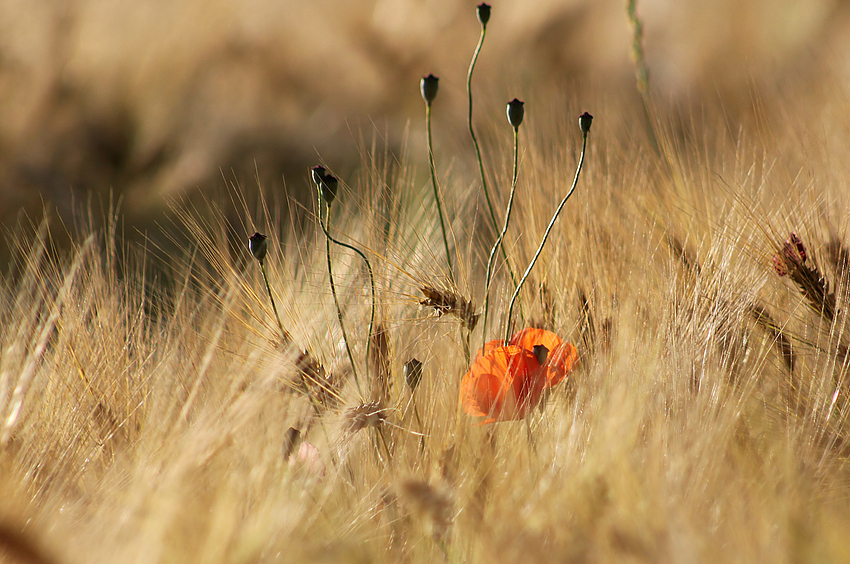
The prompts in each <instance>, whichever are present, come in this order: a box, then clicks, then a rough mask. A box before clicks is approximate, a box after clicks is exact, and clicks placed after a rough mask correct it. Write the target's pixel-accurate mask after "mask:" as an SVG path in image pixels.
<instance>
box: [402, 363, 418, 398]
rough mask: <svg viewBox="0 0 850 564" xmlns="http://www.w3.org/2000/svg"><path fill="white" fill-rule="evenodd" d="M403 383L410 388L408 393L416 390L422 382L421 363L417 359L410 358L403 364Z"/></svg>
mask: <svg viewBox="0 0 850 564" xmlns="http://www.w3.org/2000/svg"><path fill="white" fill-rule="evenodd" d="M404 381H405V382H407V385H408V386H410V391H414V390H416V387H417V386H418V385H419V382H421V381H422V363H421V362H419V361H418V360H417V359H415V358H411V359H410V360H408V361H407V362H405V363H404Z"/></svg>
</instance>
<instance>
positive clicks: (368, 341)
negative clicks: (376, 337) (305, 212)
mask: <svg viewBox="0 0 850 564" xmlns="http://www.w3.org/2000/svg"><path fill="white" fill-rule="evenodd" d="M319 206H321V195H320V197H319ZM330 211H331V210H330V206H328V226H327V227H328V228H329V227H330ZM319 223H321V221H320V222H319ZM328 228H326V227H325V225H324V224H322V231H324V232H325V237H326V238H327V239H329V240H330V241H331V242H332V243H335V244H337V245H339V246H340V247H344V248H346V249H348V250H350V251H354V252H355V253H357V254H358V255H360V258H362V259H363V262H365V263H366V270H367V271H368V272H369V286H370V288H371V291H372V302H371V304H372V307H371V314H370V316H369V333H367V335H368V336H369V338H368V339H366V366H367V367H368V365H369V352H370V350H371V347H372V330H373V329H374V326H375V277H374V275H373V274H372V264H371V263H370V262H369V259H368V258H366V255H364V254H363V253H362V252H361V251H360V249H358V248H357V247H354V246H352V245H349V244H348V243H344V242H342V241H340V240H338V239H336V238H335V237H334V236H333V235H331V234H330V231H329V229H328Z"/></svg>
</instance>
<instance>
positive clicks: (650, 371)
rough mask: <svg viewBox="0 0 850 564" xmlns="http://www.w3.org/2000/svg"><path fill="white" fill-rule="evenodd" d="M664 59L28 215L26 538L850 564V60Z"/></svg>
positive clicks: (7, 353)
mask: <svg viewBox="0 0 850 564" xmlns="http://www.w3.org/2000/svg"><path fill="white" fill-rule="evenodd" d="M621 8H622V7H621ZM471 13H472V12H471ZM497 16H498V12H497V11H496V8H494V15H493V17H494V18H495V17H497ZM479 17H481V16H480V12H479ZM622 17H623V18H626V15H625V14H622ZM485 20H486V18H485ZM468 24H469V25H470V26H471V27H472V28H473V30H474V31H475V33H477V30H478V27H477V26H478V22H477V21H475V19H474V18H473V17H472V16H471V17H470V19H469V22H468ZM632 30H633V28H632ZM629 39H631V40H633V39H634V38H633V37H630V38H627V41H625V43H629V41H628V40H629ZM635 45H637V44H635ZM486 47H487V45H486V43H485V45H484V49H486ZM485 52H486V51H485ZM469 54H470V55H471V54H472V53H471V52H470V53H469ZM468 63H469V60H468V59H467V60H466V61H465V62H464V63H463V66H464V67H465V65H466V64H468ZM645 64H646V60H645V59H644V58H643V57H642V56H641V55H640V54H639V53H638V54H637V56H636V58H635V61H634V63H633V66H634V67H635V69H636V70H637V71H638V72H637V76H638V80H637V87H636V86H635V83H634V81H632V83H631V84H630V88H631V89H630V90H628V91H627V92H625V93H624V92H621V91H619V90H617V91H611V90H606V89H605V88H603V87H602V86H601V85H599V84H596V83H593V82H592V81H590V82H579V83H575V84H569V85H564V84H557V85H553V84H551V83H550V84H537V85H531V86H526V87H524V88H525V92H526V95H524V98H525V101H526V103H525V106H524V113H523V115H522V117H519V115H518V114H517V112H518V111H519V110H518V106H516V105H514V106H513V108H512V109H511V108H509V110H508V119H506V117H505V106H504V105H503V104H502V102H501V101H500V102H498V103H494V102H492V101H491V100H489V99H488V98H492V97H493V95H494V92H495V93H496V94H498V93H499V92H500V87H498V86H492V85H490V86H485V87H482V88H475V89H474V92H475V96H476V97H475V104H476V105H475V108H476V112H477V113H476V120H475V121H474V126H475V129H474V132H475V134H476V139H477V141H478V143H479V144H480V152H481V164H480V165H479V159H478V157H477V155H476V153H475V151H474V149H473V144H472V139H471V136H470V133H469V131H468V130H467V127H468V124H467V122H466V119H467V116H466V114H465V112H466V109H467V106H466V91H465V90H464V88H463V87H464V82H465V78H466V76H465V74H462V75H460V76H455V77H453V78H451V81H446V79H445V78H444V79H443V82H444V83H445V82H448V83H449V85H450V86H449V88H453V89H454V91H453V93H451V92H452V91H451V90H449V93H448V94H446V89H445V88H444V86H443V84H442V83H441V84H440V86H439V89H436V87H434V90H428V89H427V88H426V87H424V86H423V95H424V98H425V99H426V101H425V102H423V101H422V99H420V101H419V104H418V105H417V106H416V107H415V108H413V109H412V110H411V115H410V117H409V119H410V124H413V123H416V125H408V126H407V128H402V129H401V130H398V131H397V130H392V132H391V133H388V130H387V129H382V128H381V127H380V126H379V125H375V126H374V127H372V128H368V127H367V128H364V129H363V130H362V132H360V133H358V136H357V139H358V145H357V154H358V161H357V163H356V164H355V165H353V166H349V164H346V165H345V166H340V167H339V169H338V168H337V165H336V164H335V163H334V162H333V159H332V158H326V157H323V156H321V155H320V156H318V157H317V158H316V159H315V164H316V165H317V167H318V168H314V169H313V170H312V172H311V171H310V170H301V171H300V172H298V173H295V174H293V175H290V176H288V177H286V178H285V180H284V182H283V183H282V182H280V180H277V181H274V180H273V181H270V182H266V181H265V180H263V179H262V178H260V176H261V174H259V173H258V175H257V178H256V179H255V181H254V182H242V181H237V180H232V179H231V178H230V177H227V175H225V182H223V183H222V184H221V185H220V186H219V187H218V188H217V189H215V190H207V191H204V192H203V193H202V194H200V195H198V194H195V195H187V194H177V195H173V196H174V197H173V198H171V199H170V200H168V202H169V203H168V207H169V211H168V213H164V214H163V215H162V216H161V217H160V218H159V219H158V220H157V223H158V225H157V226H156V227H155V228H150V229H149V230H148V231H146V232H145V233H142V234H141V235H140V234H139V233H133V234H131V233H128V231H131V230H132V229H131V228H128V227H127V226H126V225H125V223H124V219H123V218H124V214H125V210H126V207H127V206H128V205H136V204H128V200H125V199H123V198H121V197H118V196H115V197H112V198H108V197H107V198H104V199H102V200H97V199H92V200H90V201H88V202H82V203H80V202H76V203H75V204H74V205H75V206H76V207H75V208H74V209H75V210H76V212H75V213H74V214H72V215H70V216H69V215H65V214H62V213H59V212H57V211H56V210H55V209H54V208H51V207H49V206H45V208H44V210H43V213H41V214H39V215H38V216H33V215H30V214H18V215H17V216H16V218H15V219H14V220H9V221H6V222H5V223H4V234H5V242H6V247H7V250H6V253H7V254H8V256H9V259H8V261H7V262H6V264H4V265H3V269H2V276H0V296H2V299H0V320H2V323H0V559H5V560H2V561H4V562H5V561H8V562H39V563H54V562H55V563H94V562H97V563H99V562H103V563H113V562H121V563H140V564H141V563H155V562H156V563H158V562H187V563H189V562H203V563H216V562H222V563H224V562H228V563H252V562H257V563H259V562H352V563H353V562H393V563H395V562H676V563H679V562H683V563H688V562H850V543H848V542H847V540H846V539H847V538H848V537H850V466H848V457H850V421H848V416H850V348H849V347H850V319H848V316H847V307H848V297H850V284H849V283H850V231H849V230H850V222H849V221H848V220H850V216H848V213H847V210H848V209H850V208H848V206H850V184H848V179H850V168H848V165H847V164H846V163H847V159H846V155H847V154H850V128H848V126H847V123H848V121H847V110H848V108H850V104H848V100H847V95H846V86H847V83H846V80H843V79H842V78H841V76H840V73H833V74H830V75H829V80H825V81H823V82H822V83H821V84H818V85H812V84H803V85H800V83H798V82H785V81H783V80H781V79H777V80H776V81H775V82H773V83H770V82H765V81H759V82H758V83H754V84H752V85H750V88H749V90H748V97H747V98H746V101H742V100H743V98H742V99H739V100H737V101H735V102H734V103H732V102H730V103H726V102H728V100H724V99H717V98H712V97H711V96H710V95H709V96H703V97H700V98H699V99H698V100H690V101H689V100H688V99H687V98H685V99H672V98H670V97H666V96H665V95H664V93H663V92H657V91H653V90H652V88H651V87H652V82H651V80H652V79H651V77H652V74H650V75H649V76H650V78H649V81H650V82H649V83H647V81H646V80H647V79H645V78H644V79H643V82H641V80H642V79H641V75H640V70H641V68H642V65H645ZM836 64H837V63H836ZM650 70H651V67H650ZM465 72H466V69H465V68H464V69H463V70H462V71H461V73H465ZM475 76H476V77H477V76H478V75H475ZM446 78H448V77H446ZM474 84H477V82H476V83H474ZM641 91H643V92H642V93H641ZM445 96H449V97H450V100H453V102H452V104H454V105H453V106H451V107H452V108H455V109H454V110H451V111H443V109H442V108H444V107H441V106H440V101H441V100H442V99H443V97H445ZM428 98H431V100H433V101H431V102H428V101H427V100H428ZM683 100H684V101H683ZM458 104H459V105H458ZM426 106H429V107H430V108H431V110H430V111H429V114H428V115H429V119H430V120H431V121H432V123H433V127H434V129H433V139H431V141H432V142H431V144H429V143H428V140H429V138H430V137H431V135H426V128H425V126H424V124H425V121H424V120H425V116H426V111H425V108H426ZM520 106H521V104H520ZM457 108H460V111H459V110H457ZM478 108H483V109H481V110H479V109H478ZM492 108H496V110H495V111H491V109H492ZM511 112H513V113H511ZM584 112H589V114H592V116H593V117H592V122H591V121H590V119H589V118H588V116H589V114H585V113H584ZM580 116H582V117H581V118H580ZM509 120H510V122H509ZM447 122H448V123H447ZM591 123H592V125H591ZM428 132H430V126H429V128H428ZM391 137H392V138H391ZM429 147H431V148H432V149H433V167H432V166H431V161H430V160H429ZM331 153H332V154H333V152H331ZM432 172H433V177H432ZM485 185H486V186H487V192H486V193H485V190H484V186H485ZM513 188H515V192H514V191H513V190H512V189H513ZM290 193H293V194H296V193H297V194H298V195H297V196H291V195H290ZM305 195H306V196H305ZM568 195H569V197H568V198H566V199H565V197H566V196H568ZM127 197H128V199H129V201H130V202H135V200H133V196H132V194H130V195H128V196H127ZM488 199H489V200H491V203H492V208H491V207H490V206H489V205H488ZM559 204H562V208H561V207H559ZM508 210H510V217H509V221H506V219H505V218H506V216H507V215H508ZM556 210H560V211H559V213H556ZM59 211H61V210H59ZM129 213H132V212H129ZM549 228H551V231H550V230H549ZM500 233H501V234H502V235H503V237H500ZM544 233H546V234H547V235H548V238H547V239H546V240H545V245H541V241H542V240H543V237H544ZM497 240H498V241H500V243H501V245H500V246H494V245H495V243H496V241H497ZM339 243H344V245H341V244H339ZM536 255H539V257H537V260H536V261H533V259H535V257H536ZM490 270H491V271H492V275H490V274H489V273H488V271H490ZM524 274H525V275H527V276H524ZM521 278H523V279H524V282H523V283H522V284H521V287H519V289H518V284H520V279H521ZM514 297H515V298H516V301H515V302H514V301H513V299H512V298H514ZM485 304H486V305H485ZM523 329H528V330H530V331H526V332H524V333H522V332H521V330H523ZM536 330H539V331H536ZM518 332H520V333H518ZM485 343H487V344H486V345H485ZM544 344H545V346H544ZM476 351H478V352H476Z"/></svg>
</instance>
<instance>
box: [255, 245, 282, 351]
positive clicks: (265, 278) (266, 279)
mask: <svg viewBox="0 0 850 564" xmlns="http://www.w3.org/2000/svg"><path fill="white" fill-rule="evenodd" d="M258 262H259V263H260V272H262V273H263V282H265V283H266V292H268V293H269V301H270V302H271V303H272V310H273V311H274V319H275V321H277V326H278V328H279V329H280V336H281V339H283V340H286V339H287V337H288V336H289V333H288V332H287V331H286V329H284V328H283V323H281V321H280V315H279V314H278V313H277V304H275V301H274V295H273V294H272V287H271V285H270V284H269V277H268V276H266V265H265V261H262V260H261V261H258Z"/></svg>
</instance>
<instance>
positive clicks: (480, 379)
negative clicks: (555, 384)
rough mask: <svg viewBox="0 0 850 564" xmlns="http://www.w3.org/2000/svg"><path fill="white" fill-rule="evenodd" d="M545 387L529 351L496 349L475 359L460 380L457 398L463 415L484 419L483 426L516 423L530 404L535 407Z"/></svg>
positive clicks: (509, 348) (541, 375)
mask: <svg viewBox="0 0 850 564" xmlns="http://www.w3.org/2000/svg"><path fill="white" fill-rule="evenodd" d="M485 349H486V347H485ZM545 383H546V380H545V375H543V371H542V370H541V367H540V364H539V363H538V362H537V358H536V357H535V356H534V354H533V353H532V352H531V351H528V350H525V349H522V348H520V347H517V346H513V345H508V346H500V347H497V348H494V349H492V350H490V351H488V352H486V353H485V354H483V355H479V356H478V357H476V359H475V362H473V363H472V367H471V368H470V369H469V372H467V373H466V375H465V376H464V377H463V380H462V382H461V386H460V397H461V402H462V404H463V408H464V411H466V413H467V414H469V415H473V416H488V419H487V420H486V421H485V423H490V422H493V421H504V420H508V419H520V418H522V417H525V414H526V413H527V412H528V406H529V405H530V404H532V403H533V404H534V405H535V406H536V405H537V402H539V400H540V394H541V392H542V389H543V387H545ZM532 407H533V406H532Z"/></svg>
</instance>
